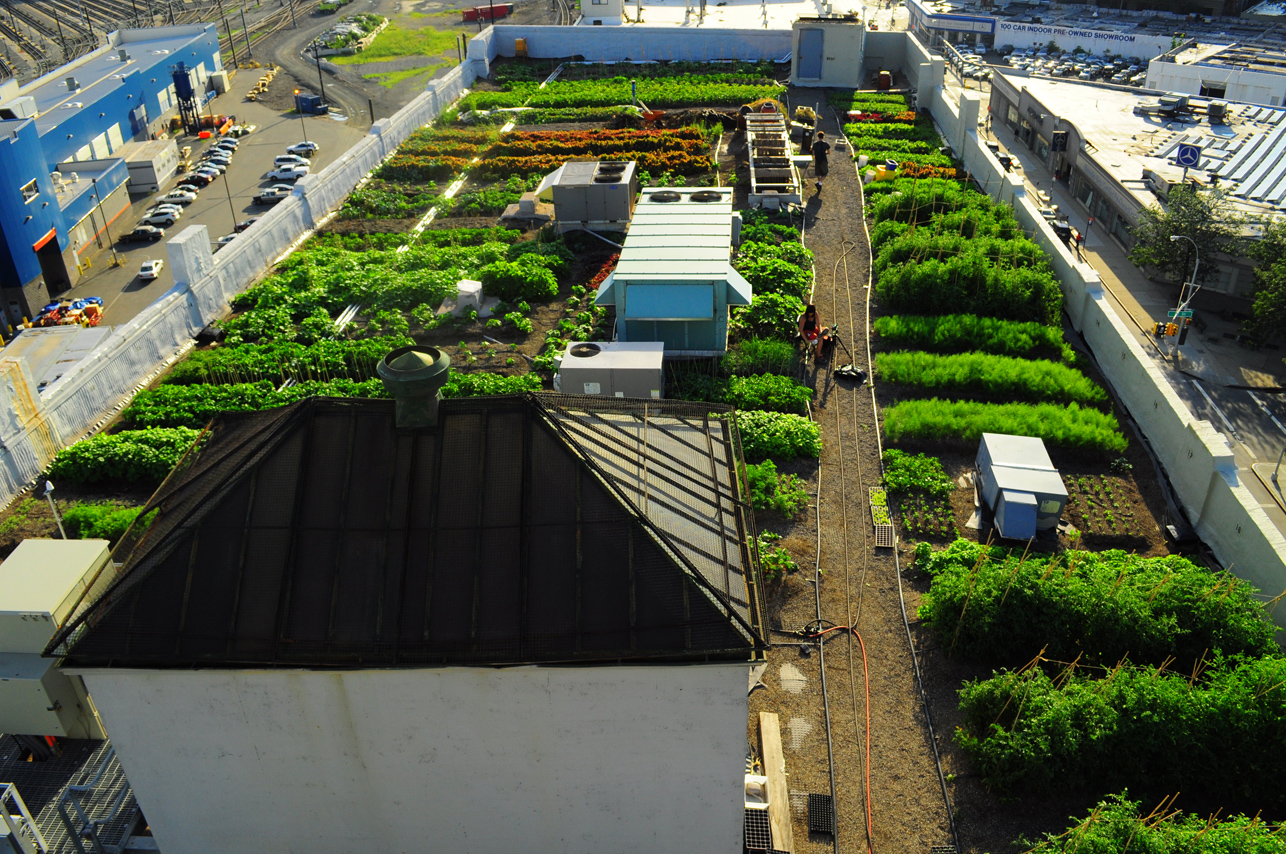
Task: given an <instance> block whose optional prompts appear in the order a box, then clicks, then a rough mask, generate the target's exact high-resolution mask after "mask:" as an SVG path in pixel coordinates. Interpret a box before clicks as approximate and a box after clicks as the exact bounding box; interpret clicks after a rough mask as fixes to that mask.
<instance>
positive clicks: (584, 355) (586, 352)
mask: <svg viewBox="0 0 1286 854" xmlns="http://www.w3.org/2000/svg"><path fill="white" fill-rule="evenodd" d="M567 352H569V353H571V354H572V355H573V356H576V357H578V358H581V359H588V358H589V357H590V356H597V355H598V354H599V353H601V352H603V348H602V347H600V346H598V345H597V344H573V345H572V346H571V349H570V350H568V351H567Z"/></svg>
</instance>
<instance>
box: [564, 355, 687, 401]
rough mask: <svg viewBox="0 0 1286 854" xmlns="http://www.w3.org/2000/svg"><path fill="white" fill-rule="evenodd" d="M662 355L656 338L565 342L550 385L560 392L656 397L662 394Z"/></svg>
mask: <svg viewBox="0 0 1286 854" xmlns="http://www.w3.org/2000/svg"><path fill="white" fill-rule="evenodd" d="M664 356H665V344H664V343H662V342H660V341H630V342H624V341H616V342H606V341H603V342H596V343H592V344H591V343H572V344H568V345H567V349H566V351H564V353H563V358H562V361H561V362H560V363H559V367H558V374H557V375H556V376H555V377H554V388H555V389H556V390H558V391H561V392H562V393H563V394H599V395H606V396H608V397H642V398H653V399H659V398H662V397H664V396H665V373H664V372H663V371H662V369H661V361H662V359H663V358H664Z"/></svg>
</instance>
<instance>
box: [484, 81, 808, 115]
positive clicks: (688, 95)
mask: <svg viewBox="0 0 1286 854" xmlns="http://www.w3.org/2000/svg"><path fill="white" fill-rule="evenodd" d="M782 88H783V87H782V86H780V85H779V84H776V83H728V82H722V81H711V80H708V79H705V78H703V77H701V76H692V77H668V78H662V79H651V80H647V79H644V80H639V81H638V98H639V100H641V101H643V102H644V103H646V104H647V105H648V106H650V107H653V108H664V107H679V106H687V105H693V104H700V105H703V106H707V107H721V106H722V107H730V106H738V105H740V104H747V103H749V102H751V101H754V100H756V99H757V98H765V97H768V98H771V97H776V96H777V95H778V94H780V93H781V90H782ZM631 102H632V98H631V92H630V81H629V80H628V79H627V78H625V77H615V78H612V79H610V80H555V81H554V82H553V83H550V84H549V85H548V86H546V87H545V88H544V89H539V88H537V86H536V85H535V84H534V83H516V84H512V86H511V88H509V89H508V91H504V92H473V93H471V94H469V95H466V96H465V97H464V99H463V100H461V102H460V109H461V110H462V111H464V110H490V109H495V108H497V107H521V106H523V105H524V104H525V105H526V106H528V107H555V108H562V107H610V106H615V105H618V104H629V103H631Z"/></svg>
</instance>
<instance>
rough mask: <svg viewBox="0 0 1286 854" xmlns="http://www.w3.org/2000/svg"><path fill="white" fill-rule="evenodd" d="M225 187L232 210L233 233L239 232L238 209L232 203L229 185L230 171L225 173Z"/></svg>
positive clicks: (229, 206) (229, 208)
mask: <svg viewBox="0 0 1286 854" xmlns="http://www.w3.org/2000/svg"><path fill="white" fill-rule="evenodd" d="M223 189H224V190H225V191H227V193H228V210H230V211H232V233H233V234H236V233H237V209H236V207H235V206H234V205H233V204H232V188H231V187H229V186H228V173H227V172H224V173H223Z"/></svg>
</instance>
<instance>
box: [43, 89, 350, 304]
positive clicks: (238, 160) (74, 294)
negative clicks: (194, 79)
mask: <svg viewBox="0 0 1286 854" xmlns="http://www.w3.org/2000/svg"><path fill="white" fill-rule="evenodd" d="M259 76H260V72H258V71H255V70H243V71H240V72H238V73H237V75H236V76H235V77H233V79H232V87H231V91H229V92H228V93H227V94H224V95H221V96H219V97H217V98H215V99H214V100H213V101H211V102H210V105H209V107H207V108H206V111H207V112H208V111H209V110H213V111H214V112H215V113H218V114H224V115H235V116H236V117H237V121H238V123H241V124H254V125H257V129H256V130H255V131H254V132H253V133H251V134H249V135H248V136H243V137H241V138H240V139H239V140H238V142H239V143H240V145H239V146H238V148H237V152H236V154H234V155H233V157H232V162H231V165H230V166H229V167H228V169H227V172H226V173H225V174H224V175H222V176H220V177H219V178H217V179H216V180H215V181H214V183H212V184H209V185H208V186H206V187H205V188H203V189H202V190H200V192H198V194H197V199H196V201H195V202H193V203H192V204H190V205H188V206H187V207H185V208H184V209H183V213H182V216H181V217H180V219H179V220H178V221H177V222H175V223H174V225H173V226H171V227H169V228H167V229H166V234H165V239H163V240H161V241H160V242H157V243H121V242H120V238H121V236H122V235H124V234H126V233H128V232H130V231H132V230H133V229H134V227H135V226H136V225H137V224H138V223H139V221H140V220H141V219H142V217H143V216H144V215H145V214H146V213H147V211H148V210H149V209H150V208H152V207H153V206H154V205H156V203H157V200H158V199H159V198H160V197H161V196H163V195H165V194H166V193H168V192H169V191H170V190H172V189H173V188H174V186H175V185H176V184H178V183H179V182H180V181H182V180H183V178H184V176H183V175H176V176H175V177H173V178H171V179H170V180H169V181H167V182H166V183H165V185H164V186H162V187H161V190H160V191H159V192H158V193H155V194H153V195H150V196H145V197H139V196H135V197H133V198H132V204H131V205H130V206H129V208H127V209H126V210H125V211H123V212H122V213H121V214H120V216H118V217H117V218H116V220H115V221H114V222H112V223H111V225H110V226H109V227H108V231H109V232H110V234H111V236H112V238H113V239H114V240H115V241H116V243H115V251H116V255H117V257H118V258H119V260H120V265H119V266H112V251H111V247H109V246H108V243H107V238H106V236H103V237H102V243H103V246H102V248H98V249H95V250H93V251H92V253H87V256H86V257H88V258H89V259H90V262H91V264H92V266H91V268H90V272H89V274H88V275H87V276H85V277H84V278H82V279H81V280H80V282H79V283H78V284H77V285H76V287H75V288H73V289H72V290H70V291H68V292H66V293H65V294H62V295H60V296H62V297H66V298H70V299H77V298H80V297H87V296H97V297H102V299H103V309H104V316H103V321H102V322H103V323H104V324H106V325H111V326H116V325H118V324H121V323H125V322H126V321H128V320H130V319H131V318H133V317H134V316H135V315H136V314H138V313H139V311H141V310H142V309H143V308H145V307H146V306H147V305H149V304H150V303H152V302H153V301H154V300H155V299H156V298H157V297H159V296H160V295H161V294H163V293H165V292H166V291H167V290H169V289H170V287H172V286H173V284H174V279H173V277H172V275H171V271H170V268H169V264H168V258H167V256H166V250H165V240H168V239H170V238H171V237H174V236H176V235H177V234H178V233H179V232H180V231H182V230H183V229H184V228H186V227H187V226H189V225H193V224H196V225H204V226H206V227H207V228H208V229H209V233H210V240H211V242H212V243H216V242H217V241H218V239H219V238H220V237H223V236H224V235H228V234H232V233H233V227H234V225H235V224H236V223H238V222H244V221H245V220H247V219H249V218H251V217H254V216H260V215H262V214H265V213H267V212H268V211H269V210H271V208H268V207H265V206H261V205H255V204H254V197H255V196H256V195H258V194H259V193H260V192H262V191H263V189H265V188H267V187H269V186H271V185H272V184H275V183H282V182H278V181H272V180H269V179H268V178H266V177H265V176H266V175H267V173H268V172H270V171H272V169H273V158H275V157H277V156H279V155H283V154H285V153H286V148H287V146H290V145H294V144H295V143H297V142H301V141H302V140H304V139H305V134H307V139H308V140H310V141H312V142H316V143H317V144H318V145H319V146H320V151H318V152H317V153H316V154H314V155H313V157H312V160H311V163H312V171H314V172H316V171H319V170H320V169H322V168H324V167H325V166H326V165H327V164H328V163H330V162H331V161H333V160H335V159H337V158H338V157H339V156H340V155H341V154H342V153H343V152H344V151H345V150H347V149H348V148H349V147H351V146H352V145H353V144H354V143H356V142H357V141H358V140H360V139H361V138H362V137H363V135H364V132H363V131H362V130H361V129H357V128H353V127H351V126H350V125H347V124H345V123H343V122H339V121H335V120H333V119H330V118H326V117H323V116H306V117H304V118H303V119H302V121H301V119H300V117H299V115H297V114H295V113H281V112H276V111H273V110H270V109H268V108H267V107H264V106H263V105H261V104H258V103H254V102H250V101H247V100H245V93H246V92H247V91H249V90H250V89H251V88H252V87H253V86H254V85H255V83H256V82H257V81H258V79H259ZM272 85H274V86H283V87H284V86H288V85H290V81H289V78H288V77H286V76H285V75H280V76H279V77H278V79H277V80H276V81H274V83H273V84H272ZM216 141H217V139H209V140H199V139H197V138H196V137H195V136H192V137H189V136H181V137H179V138H178V140H177V142H178V145H179V148H180V149H182V148H183V147H184V146H186V145H191V146H192V161H193V165H194V167H195V166H196V163H197V161H198V160H199V159H200V156H201V154H202V153H203V152H204V151H205V150H206V149H208V148H209V147H211V146H212V145H213V144H214V143H215V142H216ZM149 259H161V260H164V261H166V264H165V265H164V267H163V268H162V270H161V273H160V275H159V276H158V277H157V279H156V280H155V281H144V280H141V279H139V278H138V272H139V267H140V266H141V265H142V264H143V262H144V261H147V260H149Z"/></svg>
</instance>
